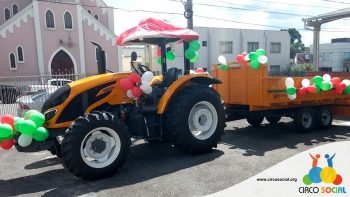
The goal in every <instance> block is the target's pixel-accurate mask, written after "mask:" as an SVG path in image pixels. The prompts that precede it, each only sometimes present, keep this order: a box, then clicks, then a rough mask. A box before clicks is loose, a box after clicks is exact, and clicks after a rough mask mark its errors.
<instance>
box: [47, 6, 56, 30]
mask: <svg viewBox="0 0 350 197" xmlns="http://www.w3.org/2000/svg"><path fill="white" fill-rule="evenodd" d="M46 27H47V28H55V18H54V16H53V13H52V11H51V10H48V11H46Z"/></svg>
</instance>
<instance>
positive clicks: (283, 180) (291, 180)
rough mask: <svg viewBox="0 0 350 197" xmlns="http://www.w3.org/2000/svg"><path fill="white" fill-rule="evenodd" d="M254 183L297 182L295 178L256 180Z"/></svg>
mask: <svg viewBox="0 0 350 197" xmlns="http://www.w3.org/2000/svg"><path fill="white" fill-rule="evenodd" d="M256 181H268V182H273V181H279V182H287V181H289V182H297V181H298V179H297V178H257V179H256Z"/></svg>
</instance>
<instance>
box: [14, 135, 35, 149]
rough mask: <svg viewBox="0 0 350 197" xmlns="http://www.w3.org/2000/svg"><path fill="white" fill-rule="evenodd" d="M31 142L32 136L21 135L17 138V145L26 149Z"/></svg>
mask: <svg viewBox="0 0 350 197" xmlns="http://www.w3.org/2000/svg"><path fill="white" fill-rule="evenodd" d="M32 141H33V138H32V136H30V135H25V134H22V135H20V136H19V138H18V145H20V146H21V147H27V146H29V145H30V144H31V143H32Z"/></svg>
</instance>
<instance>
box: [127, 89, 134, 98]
mask: <svg viewBox="0 0 350 197" xmlns="http://www.w3.org/2000/svg"><path fill="white" fill-rule="evenodd" d="M126 96H128V97H129V98H134V95H132V92H131V90H128V91H126Z"/></svg>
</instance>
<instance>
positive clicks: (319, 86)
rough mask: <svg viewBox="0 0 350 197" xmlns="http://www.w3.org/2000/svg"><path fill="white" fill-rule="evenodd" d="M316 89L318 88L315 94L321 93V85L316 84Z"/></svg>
mask: <svg viewBox="0 0 350 197" xmlns="http://www.w3.org/2000/svg"><path fill="white" fill-rule="evenodd" d="M315 87H316V92H315V93H319V92H321V85H317V84H315Z"/></svg>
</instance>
